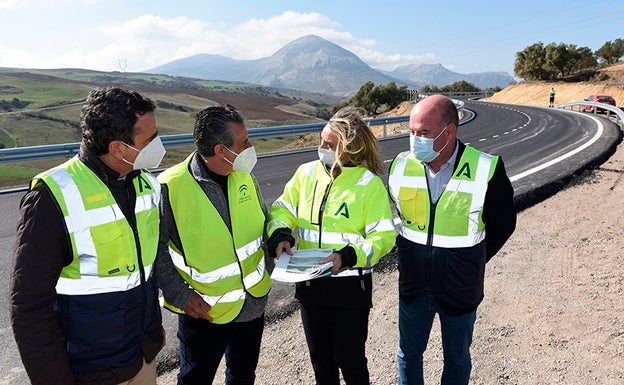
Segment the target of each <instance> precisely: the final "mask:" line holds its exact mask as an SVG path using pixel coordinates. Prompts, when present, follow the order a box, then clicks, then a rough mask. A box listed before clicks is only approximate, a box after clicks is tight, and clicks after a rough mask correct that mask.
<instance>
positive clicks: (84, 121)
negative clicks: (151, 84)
mask: <svg viewBox="0 0 624 385" xmlns="http://www.w3.org/2000/svg"><path fill="white" fill-rule="evenodd" d="M154 110H156V105H155V104H154V102H153V101H152V100H151V99H148V98H144V97H143V96H141V95H140V94H139V93H137V92H135V91H128V90H125V89H123V88H118V87H109V88H104V89H99V90H98V89H95V90H92V91H91V92H89V95H88V96H87V100H86V102H85V104H84V105H83V106H82V110H81V111H80V128H81V130H82V142H83V143H84V144H85V145H86V146H87V148H89V149H91V150H93V151H94V152H95V154H96V155H103V154H106V153H108V144H109V143H110V142H112V141H113V140H121V141H122V142H124V143H128V144H134V140H133V138H134V125H135V124H136V122H137V115H144V114H146V113H148V112H153V111H154Z"/></svg>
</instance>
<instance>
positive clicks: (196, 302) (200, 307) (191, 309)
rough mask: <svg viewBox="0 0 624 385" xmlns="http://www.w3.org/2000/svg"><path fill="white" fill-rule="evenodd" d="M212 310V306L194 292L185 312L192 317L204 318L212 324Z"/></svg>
mask: <svg viewBox="0 0 624 385" xmlns="http://www.w3.org/2000/svg"><path fill="white" fill-rule="evenodd" d="M210 309H212V306H210V305H208V303H207V302H206V301H204V299H203V298H202V297H201V296H200V295H199V294H197V292H195V291H194V292H193V294H191V298H189V300H188V302H187V303H186V307H185V308H184V312H185V313H186V314H187V315H188V316H190V317H193V318H203V319H205V320H206V321H208V322H212V317H211V316H209V315H208V311H209V310H210Z"/></svg>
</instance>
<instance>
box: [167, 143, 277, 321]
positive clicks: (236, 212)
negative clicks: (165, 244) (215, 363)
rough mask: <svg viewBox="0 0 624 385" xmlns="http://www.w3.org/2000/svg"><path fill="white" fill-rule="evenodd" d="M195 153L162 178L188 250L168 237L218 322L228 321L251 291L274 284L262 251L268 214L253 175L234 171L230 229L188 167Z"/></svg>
mask: <svg viewBox="0 0 624 385" xmlns="http://www.w3.org/2000/svg"><path fill="white" fill-rule="evenodd" d="M193 156H194V154H192V155H191V156H189V157H188V158H187V159H186V161H184V162H182V163H179V164H177V165H175V166H173V167H171V168H170V169H169V170H166V171H165V172H164V173H162V174H160V175H159V177H158V179H159V180H160V181H161V182H162V183H164V184H166V185H167V187H168V191H169V201H170V204H171V210H172V212H173V216H174V218H175V222H176V225H177V228H178V234H179V237H180V242H181V243H182V244H181V248H182V250H183V252H182V251H181V250H178V248H177V247H176V246H175V245H174V244H173V243H172V242H169V246H170V254H171V258H172V260H173V264H174V266H175V267H176V269H177V271H178V273H179V274H180V275H181V276H182V278H184V280H185V281H187V282H188V283H189V284H190V285H191V286H192V287H193V289H195V291H197V292H198V293H199V294H200V295H201V296H202V298H204V300H205V301H206V302H208V303H209V304H210V305H211V306H212V309H211V310H210V311H209V312H208V314H209V315H210V316H211V317H212V318H213V322H214V323H218V324H223V323H227V322H230V321H231V320H233V319H234V318H235V317H236V316H237V315H238V314H239V313H240V310H241V309H242V307H243V303H244V299H245V296H246V295H247V293H249V294H251V295H252V296H254V297H262V296H264V295H266V294H267V293H268V291H269V289H270V282H271V281H270V277H269V274H268V272H267V271H266V266H265V260H264V252H263V250H262V237H263V230H264V221H265V216H264V212H263V210H262V205H261V203H260V201H259V198H258V193H257V191H256V186H255V183H254V181H253V178H252V177H251V175H250V174H246V173H240V172H232V173H231V174H230V175H229V176H228V183H227V185H228V204H229V212H230V215H231V223H232V229H233V231H232V232H230V229H229V228H228V226H227V225H226V223H225V222H224V220H223V218H222V217H221V215H220V213H219V211H218V210H217V209H216V208H215V207H214V205H213V204H212V202H211V201H210V199H209V198H208V197H207V196H206V193H205V192H204V191H203V189H202V188H201V186H200V185H199V184H198V182H197V181H196V180H195V178H194V177H193V175H191V173H190V172H189V170H188V167H189V162H190V161H191V159H192V158H193ZM190 208H192V209H190ZM198 229H199V230H198ZM165 306H166V307H167V308H169V309H171V310H173V311H175V312H179V313H183V312H184V311H183V310H182V309H177V308H175V307H174V306H172V305H170V304H168V303H165Z"/></svg>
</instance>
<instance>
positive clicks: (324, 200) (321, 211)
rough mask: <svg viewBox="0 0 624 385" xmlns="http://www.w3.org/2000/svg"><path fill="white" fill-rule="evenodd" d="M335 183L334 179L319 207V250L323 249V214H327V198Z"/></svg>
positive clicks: (326, 189)
mask: <svg viewBox="0 0 624 385" xmlns="http://www.w3.org/2000/svg"><path fill="white" fill-rule="evenodd" d="M333 183H334V180H333V179H332V180H331V182H329V184H328V185H327V187H326V188H325V192H324V193H323V200H321V206H320V207H319V241H318V247H319V249H320V248H321V247H322V246H321V242H322V239H323V213H324V212H325V206H326V204H327V197H328V196H329V190H330V189H331V186H332V184H333Z"/></svg>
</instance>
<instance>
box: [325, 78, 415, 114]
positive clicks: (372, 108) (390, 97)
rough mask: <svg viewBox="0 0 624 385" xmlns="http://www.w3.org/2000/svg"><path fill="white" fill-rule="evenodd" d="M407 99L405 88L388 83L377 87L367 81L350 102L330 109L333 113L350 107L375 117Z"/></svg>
mask: <svg viewBox="0 0 624 385" xmlns="http://www.w3.org/2000/svg"><path fill="white" fill-rule="evenodd" d="M406 97H407V86H401V87H398V86H397V85H396V83H394V82H390V83H388V84H386V85H377V86H375V84H374V83H373V82H371V81H368V82H366V83H364V84H363V85H362V87H360V89H359V90H358V91H357V92H356V93H355V95H353V97H352V98H351V100H349V101H347V102H344V103H341V104H340V105H339V106H336V107H334V108H333V109H332V112H333V113H335V112H336V111H338V110H339V109H340V108H342V107H344V106H347V105H352V106H354V107H358V108H361V109H363V110H364V111H365V112H366V114H367V115H377V114H378V113H379V112H380V109H381V108H382V107H383V109H384V110H386V109H392V108H395V107H396V106H398V105H399V104H400V103H401V102H402V101H404V100H405V99H406Z"/></svg>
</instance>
